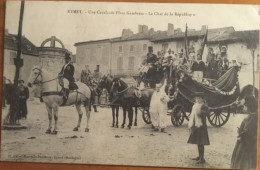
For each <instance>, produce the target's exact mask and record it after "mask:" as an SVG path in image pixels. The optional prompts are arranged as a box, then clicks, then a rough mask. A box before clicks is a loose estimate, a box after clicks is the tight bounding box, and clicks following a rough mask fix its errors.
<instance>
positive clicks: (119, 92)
mask: <svg viewBox="0 0 260 170" xmlns="http://www.w3.org/2000/svg"><path fill="white" fill-rule="evenodd" d="M114 84H115V82H113V84H112V86H111V90H112V89H113V87H114ZM119 85H120V86H121V83H120V82H119ZM129 88H130V87H129V86H128V87H126V88H125V89H123V90H122V91H117V93H118V94H121V93H123V92H125V91H127V90H128V89H129ZM110 93H111V91H110Z"/></svg>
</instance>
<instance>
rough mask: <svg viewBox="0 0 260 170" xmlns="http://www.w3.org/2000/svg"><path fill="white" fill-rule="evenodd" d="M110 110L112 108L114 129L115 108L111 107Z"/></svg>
mask: <svg viewBox="0 0 260 170" xmlns="http://www.w3.org/2000/svg"><path fill="white" fill-rule="evenodd" d="M111 108H112V117H113V122H112V127H114V124H115V106H111Z"/></svg>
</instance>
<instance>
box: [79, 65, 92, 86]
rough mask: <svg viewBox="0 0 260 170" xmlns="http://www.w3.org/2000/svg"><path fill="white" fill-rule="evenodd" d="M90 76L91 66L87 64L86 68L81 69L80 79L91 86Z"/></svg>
mask: <svg viewBox="0 0 260 170" xmlns="http://www.w3.org/2000/svg"><path fill="white" fill-rule="evenodd" d="M90 76H91V72H90V70H89V66H88V65H85V70H82V71H81V75H80V81H81V82H82V83H84V84H86V85H88V86H89V85H90Z"/></svg>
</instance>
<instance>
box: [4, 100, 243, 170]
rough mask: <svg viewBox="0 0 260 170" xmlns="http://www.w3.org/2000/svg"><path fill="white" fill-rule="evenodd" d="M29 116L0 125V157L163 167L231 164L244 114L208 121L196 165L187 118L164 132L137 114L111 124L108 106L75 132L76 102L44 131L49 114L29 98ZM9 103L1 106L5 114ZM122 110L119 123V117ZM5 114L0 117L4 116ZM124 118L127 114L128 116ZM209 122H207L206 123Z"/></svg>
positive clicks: (205, 166)
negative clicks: (133, 119) (54, 128)
mask: <svg viewBox="0 0 260 170" xmlns="http://www.w3.org/2000/svg"><path fill="white" fill-rule="evenodd" d="M28 110H29V113H28V118H27V120H21V123H22V124H25V125H26V126H27V127H28V129H25V130H19V131H6V130H2V134H1V138H2V141H1V160H4V161H19V162H20V161H25V162H53V163H83V164H118V165H142V166H166V167H194V168H202V167H203V168H229V166H230V160H231V155H232V151H233V148H234V146H235V142H236V135H237V133H236V131H237V127H238V126H239V125H240V123H241V122H242V120H243V118H244V117H245V116H246V115H242V114H236V115H234V116H233V114H232V115H231V116H230V119H229V121H228V122H227V124H226V125H224V126H223V127H221V128H215V127H212V126H210V125H208V131H209V138H210V146H206V147H205V159H206V161H207V162H206V164H204V165H197V164H196V163H195V162H194V161H192V160H191V158H193V157H195V156H197V154H198V153H197V146H196V145H191V144H187V140H188V137H189V131H188V128H187V121H184V124H183V125H182V126H181V127H178V128H176V127H173V126H172V124H171V121H170V116H169V119H168V122H167V123H168V127H167V129H166V131H167V133H160V132H152V130H151V125H147V124H145V123H144V121H143V120H142V115H141V112H140V111H139V114H138V125H137V126H134V127H133V128H132V129H131V130H128V129H126V128H124V129H122V128H113V127H111V122H112V116H111V109H110V108H100V107H99V108H98V112H96V113H95V112H93V111H92V112H91V121H90V132H88V133H86V132H85V131H84V129H85V126H86V116H85V115H84V116H83V120H82V126H81V128H80V130H79V131H78V132H74V131H73V128H74V127H75V125H76V123H77V119H78V116H77V112H76V109H75V107H72V106H71V107H64V108H60V110H59V123H58V134H57V135H49V134H45V130H46V129H47V127H48V116H47V112H46V109H45V106H44V104H43V103H39V102H38V101H36V100H32V101H29V102H28ZM7 111H8V108H4V109H3V114H2V116H3V117H4V116H5V115H6V113H7ZM122 117H123V116H122V110H121V109H120V113H119V123H122ZM2 120H3V118H2ZM127 121H128V120H127ZM208 124H209V123H208Z"/></svg>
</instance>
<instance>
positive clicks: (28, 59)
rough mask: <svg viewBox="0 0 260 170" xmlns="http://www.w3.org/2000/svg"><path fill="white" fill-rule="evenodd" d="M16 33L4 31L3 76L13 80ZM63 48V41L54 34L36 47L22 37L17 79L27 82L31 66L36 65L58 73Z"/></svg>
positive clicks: (62, 60)
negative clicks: (21, 61)
mask: <svg viewBox="0 0 260 170" xmlns="http://www.w3.org/2000/svg"><path fill="white" fill-rule="evenodd" d="M17 43H18V41H17V35H14V34H9V33H8V30H6V31H5V36H4V70H3V73H4V76H5V77H6V78H7V79H9V80H11V81H12V82H13V80H14V75H15V65H14V58H16V54H17ZM66 52H69V51H68V50H67V49H65V47H64V45H63V43H62V42H61V41H60V40H59V39H57V38H56V37H55V36H52V37H51V38H48V39H46V40H44V41H43V43H42V44H41V46H40V47H36V46H35V45H34V44H33V43H32V42H31V41H30V40H28V39H27V38H26V37H24V36H23V37H22V54H21V58H22V59H23V67H21V69H20V74H19V76H20V77H19V79H22V80H24V81H25V83H27V81H28V77H29V74H30V72H31V69H32V68H33V66H35V65H38V66H41V67H43V68H44V69H46V70H48V71H50V72H51V73H53V74H58V73H59V71H60V70H61V68H62V66H63V65H64V57H65V53H66ZM69 53H70V52H69Z"/></svg>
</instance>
